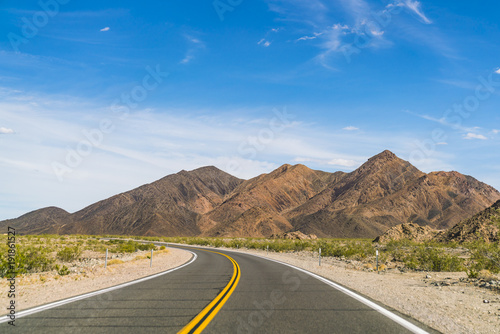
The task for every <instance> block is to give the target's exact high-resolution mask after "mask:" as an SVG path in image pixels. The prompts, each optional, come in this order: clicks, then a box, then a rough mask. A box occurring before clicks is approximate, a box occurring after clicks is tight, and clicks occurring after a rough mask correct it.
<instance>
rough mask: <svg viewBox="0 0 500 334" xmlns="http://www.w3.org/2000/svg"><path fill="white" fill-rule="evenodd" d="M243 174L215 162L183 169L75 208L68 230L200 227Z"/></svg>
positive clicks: (190, 230) (195, 231)
mask: <svg viewBox="0 0 500 334" xmlns="http://www.w3.org/2000/svg"><path fill="white" fill-rule="evenodd" d="M241 182H242V180H240V179H238V178H236V177H234V176H231V175H229V174H227V173H225V172H223V171H221V170H219V169H217V168H215V167H203V168H199V169H196V170H194V171H190V172H186V171H181V172H179V173H177V174H172V175H169V176H166V177H164V178H162V179H160V180H158V181H156V182H153V183H150V184H146V185H143V186H141V187H139V188H136V189H134V190H131V191H129V192H126V193H123V194H119V195H116V196H113V197H111V198H108V199H106V200H103V201H100V202H98V203H95V204H93V205H90V206H88V207H86V208H85V209H83V210H81V211H78V212H76V213H74V214H73V215H72V216H73V219H74V221H75V223H73V224H70V225H66V226H65V227H64V228H63V229H62V232H64V233H86V234H105V233H106V234H131V235H180V236H194V235H199V234H200V233H201V227H200V226H199V225H198V222H199V220H200V219H201V216H202V215H203V214H204V213H207V212H209V211H210V210H212V209H214V208H215V207H217V206H219V205H220V204H221V203H222V202H223V200H224V197H225V196H226V195H228V194H229V193H231V192H232V191H233V190H234V188H236V187H237V186H238V185H239V184H240V183H241Z"/></svg>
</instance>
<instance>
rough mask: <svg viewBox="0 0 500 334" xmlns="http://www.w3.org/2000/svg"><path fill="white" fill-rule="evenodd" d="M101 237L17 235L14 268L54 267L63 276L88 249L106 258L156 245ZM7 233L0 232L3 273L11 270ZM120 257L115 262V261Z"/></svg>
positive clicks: (0, 269) (44, 269)
mask: <svg viewBox="0 0 500 334" xmlns="http://www.w3.org/2000/svg"><path fill="white" fill-rule="evenodd" d="M101 238H102V237H98V236H86V235H70V236H60V235H23V236H16V245H15V250H16V253H15V257H14V259H15V268H16V273H17V275H23V274H30V273H40V272H47V271H52V270H55V271H57V273H58V274H59V275H61V276H65V275H68V274H69V272H70V271H69V268H68V267H69V266H70V264H71V263H74V262H77V261H84V260H88V258H86V257H84V256H83V254H84V252H85V251H90V252H94V253H97V256H98V257H102V258H104V256H105V255H104V254H105V252H106V249H108V251H109V253H111V254H117V253H122V254H123V253H134V252H137V251H147V250H151V249H156V248H157V247H156V246H155V245H153V244H152V243H148V244H145V243H139V242H136V241H131V240H123V239H120V240H101ZM8 250H9V248H8V244H7V236H6V235H1V236H0V277H2V278H3V277H5V275H7V274H8V273H9V257H8ZM116 263H118V261H114V262H112V264H116Z"/></svg>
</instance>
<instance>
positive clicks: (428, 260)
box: [403, 245, 464, 271]
mask: <svg viewBox="0 0 500 334" xmlns="http://www.w3.org/2000/svg"><path fill="white" fill-rule="evenodd" d="M403 262H404V264H405V266H406V267H407V268H408V269H412V270H426V271H462V270H463V268H464V267H463V261H462V260H461V259H459V258H458V256H456V255H451V254H447V253H446V252H445V251H444V250H443V249H439V248H433V247H426V246H424V245H420V246H418V247H415V248H413V249H412V250H411V251H410V252H409V253H407V254H406V255H403Z"/></svg>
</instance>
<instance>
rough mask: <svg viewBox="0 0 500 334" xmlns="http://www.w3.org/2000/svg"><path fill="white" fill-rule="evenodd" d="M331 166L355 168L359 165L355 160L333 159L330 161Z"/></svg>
mask: <svg viewBox="0 0 500 334" xmlns="http://www.w3.org/2000/svg"><path fill="white" fill-rule="evenodd" d="M328 164H329V165H333V166H341V167H354V166H357V165H358V163H357V162H356V161H354V160H347V159H332V160H330V161H328Z"/></svg>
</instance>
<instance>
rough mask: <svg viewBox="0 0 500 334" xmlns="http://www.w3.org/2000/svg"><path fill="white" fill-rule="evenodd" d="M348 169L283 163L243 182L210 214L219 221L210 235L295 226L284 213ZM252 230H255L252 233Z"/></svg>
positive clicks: (277, 230)
mask: <svg viewBox="0 0 500 334" xmlns="http://www.w3.org/2000/svg"><path fill="white" fill-rule="evenodd" d="M344 175H345V173H343V172H337V173H326V172H322V171H315V170H312V169H309V168H307V167H306V166H304V165H295V166H291V165H283V166H281V167H279V168H278V169H276V170H274V171H273V172H271V173H269V174H262V175H260V176H257V177H255V178H253V179H250V180H248V181H245V182H243V183H241V184H240V185H239V186H238V187H237V188H236V189H235V190H234V192H233V194H232V195H231V197H230V198H228V199H227V200H226V201H225V202H224V203H223V204H222V205H221V206H219V207H218V208H216V209H215V210H214V211H212V212H211V213H210V214H209V215H208V217H209V219H210V220H211V221H212V222H216V225H215V227H214V228H212V229H211V230H209V231H207V232H206V233H205V235H209V236H247V235H251V236H254V237H262V236H269V235H271V234H273V233H274V234H276V233H282V232H286V231H288V230H290V229H292V226H291V224H290V223H289V222H288V220H287V219H286V218H285V217H284V216H283V214H284V213H286V212H288V211H289V210H291V209H293V208H295V207H297V206H299V205H301V204H303V203H306V202H307V201H308V200H309V199H310V198H312V197H313V196H315V195H316V194H318V193H319V192H321V191H323V190H324V189H325V188H326V187H327V186H328V185H329V184H331V183H332V182H337V181H338V180H340V179H341V178H342V177H343V176H344ZM250 231H254V232H252V233H251V234H248V233H249V232H250Z"/></svg>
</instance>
